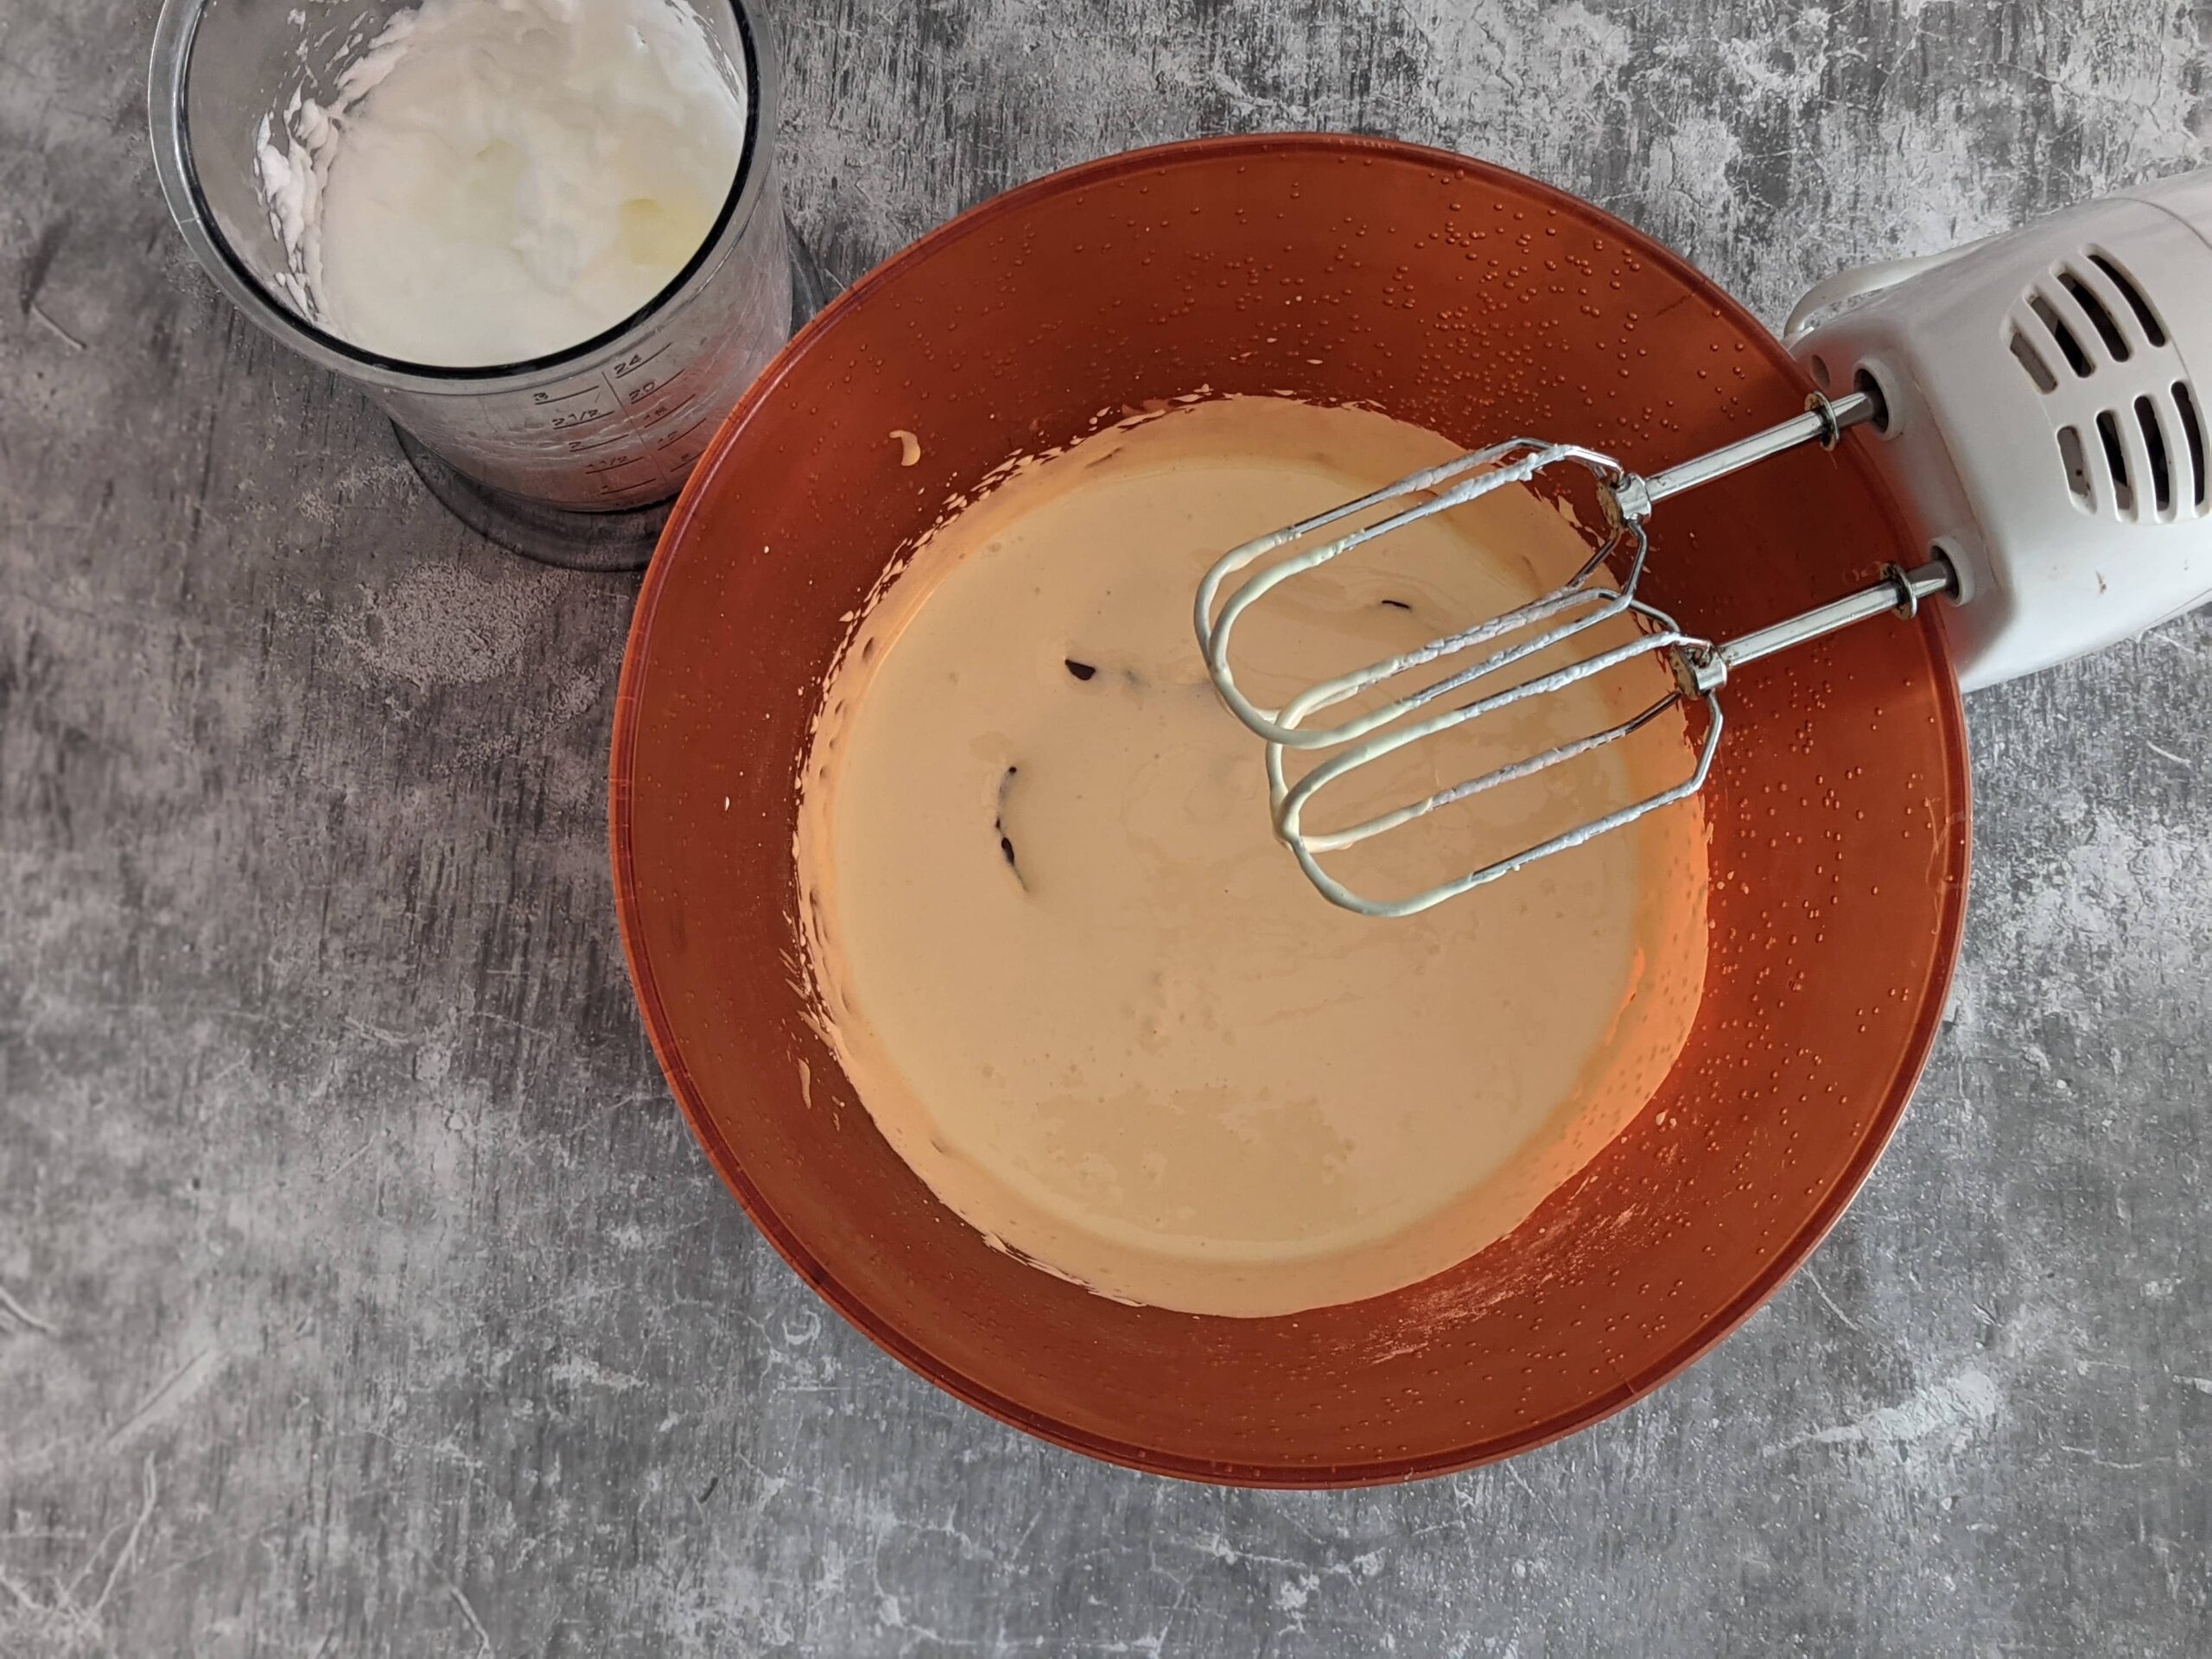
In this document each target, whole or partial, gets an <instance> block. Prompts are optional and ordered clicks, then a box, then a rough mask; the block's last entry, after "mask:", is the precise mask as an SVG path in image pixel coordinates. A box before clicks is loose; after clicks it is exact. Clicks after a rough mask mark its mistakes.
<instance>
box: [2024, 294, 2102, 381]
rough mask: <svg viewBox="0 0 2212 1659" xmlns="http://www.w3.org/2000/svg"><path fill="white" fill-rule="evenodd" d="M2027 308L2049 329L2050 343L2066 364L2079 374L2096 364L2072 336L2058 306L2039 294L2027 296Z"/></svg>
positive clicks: (2084, 372)
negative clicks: (2059, 312)
mask: <svg viewBox="0 0 2212 1659" xmlns="http://www.w3.org/2000/svg"><path fill="white" fill-rule="evenodd" d="M2028 309H2029V310H2031V311H2032V312H2034V313H2035V314H2036V321H2038V322H2040V323H2041V324H2043V326H2044V327H2045V328H2047V329H2049V330H2050V339H2051V343H2052V344H2053V345H2055V346H2057V347H2058V350H2059V354H2060V355H2061V356H2063V358H2065V359H2066V366H2067V367H2068V368H2069V369H2071V370H2073V371H2074V372H2075V373H2076V374H2079V375H2087V374H2088V372H2089V371H2090V370H2091V369H2093V368H2094V367H2095V366H2096V365H2094V364H2093V363H2091V362H2090V361H2089V354H2088V353H2087V352H2085V351H2083V350H2082V342H2081V341H2080V340H2076V339H2075V338H2074V331H2073V329H2071V328H2069V327H2067V325H2066V321H2065V320H2064V319H2063V317H2061V316H2060V315H2058V308H2057V307H2056V306H2054V305H2053V304H2051V302H2050V300H2048V299H2047V298H2045V297H2044V296H2043V295H2041V294H2031V295H2029V296H2028Z"/></svg>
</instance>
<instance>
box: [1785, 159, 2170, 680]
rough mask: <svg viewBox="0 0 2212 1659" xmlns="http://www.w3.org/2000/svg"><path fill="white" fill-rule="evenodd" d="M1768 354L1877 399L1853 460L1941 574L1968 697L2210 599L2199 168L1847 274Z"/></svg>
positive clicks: (1826, 287) (1825, 384)
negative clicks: (1949, 247) (1946, 574)
mask: <svg viewBox="0 0 2212 1659" xmlns="http://www.w3.org/2000/svg"><path fill="white" fill-rule="evenodd" d="M1783 340H1784V342H1785V343H1786V344H1787V345H1788V346H1789V350H1790V351H1791V352H1792V353H1793V354H1795V355H1796V358H1797V359H1799V360H1800V361H1801V362H1802V363H1803V364H1805V365H1806V366H1807V368H1808V370H1809V371H1810V372H1811V373H1812V375H1813V378H1814V380H1815V383H1816V384H1817V385H1820V386H1821V390H1822V391H1827V392H1828V393H1830V394H1831V395H1840V394H1841V393H1844V392H1847V391H1851V390H1853V387H1854V385H1865V384H1866V380H1868V379H1871V381H1872V385H1873V387H1874V389H1875V390H1876V391H1878V394H1879V396H1880V397H1881V400H1882V403H1883V405H1884V410H1885V414H1884V416H1883V417H1882V418H1881V419H1880V420H1879V421H1878V423H1876V424H1875V425H1874V427H1873V428H1872V429H1871V430H1870V431H1869V432H1868V434H1867V435H1866V438H1865V439H1864V440H1863V442H1865V443H1866V445H1867V446H1868V448H1869V451H1870V453H1871V454H1872V458H1873V460H1874V461H1875V463H1876V464H1877V465H1878V467H1879V468H1880V469H1881V471H1882V472H1883V474H1885V477H1886V479H1887V480H1888V481H1889V483H1890V484H1891V487H1892V489H1893V491H1894V492H1895V493H1896V496H1897V500H1898V503H1899V504H1900V505H1901V506H1902V507H1903V509H1904V512H1905V514H1906V516H1907V518H1908V520H1909V522H1910V529H1911V530H1912V531H1913V533H1914V535H1915V536H1916V537H1918V539H1919V541H1920V543H1921V545H1922V546H1923V547H1924V548H1927V549H1929V550H1930V551H1931V552H1934V553H1939V554H1941V555H1942V556H1944V557H1946V558H1948V560H1949V562H1950V563H1951V565H1952V566H1953V568H1954V569H1955V571H1956V572H1957V575H1958V579H1959V586H1960V592H1959V595H1958V597H1959V599H1960V601H1961V602H1960V603H1958V604H1956V605H1952V606H1946V607H1943V615H1944V621H1945V625H1946V628H1947V631H1948V637H1949V639H1950V642H1951V645H1952V647H1953V658H1954V660H1955V664H1956V667H1957V669H1958V673H1959V680H1960V683H1961V686H1962V687H1964V688H1965V689H1967V690H1972V689H1974V687H1977V686H1982V685H1988V684H1993V683H1996V682H1998V681H2000V680H2007V679H2011V678H2012V677H2014V676H2016V675H2020V674H2026V673H2031V672H2032V671H2035V670H2037V669H2039V668H2044V667H2048V666H2050V664H2054V663H2061V662H2064V661H2067V660H2068V659H2069V658H2074V657H2078V656H2080V655H2082V654H2083V653H2084V652H2091V651H2094V650H2097V649H2098V648H2100V647H2101V646H2104V645H2112V644H2115V643H2117V642H2118V641H2120V640H2122V639H2128V638H2130V637H2132V636H2133V635H2134V634H2136V633H2139V632H2141V631H2142V630H2143V629H2145V628H2146V627H2149V626H2152V625H2153V624H2154V623H2157V622H2159V621H2163V620H2165V619H2167V618H2169V617H2171V616H2174V615H2177V614H2178V613H2182V612H2183V611H2187V610H2189V609H2190V608H2192V607H2195V606H2196V605H2199V604H2202V602H2204V601H2206V600H2207V599H2208V598H2212V169H2207V170H2204V171H2201V172H2197V173H2192V174H2184V175H2181V176H2180V177H2177V178H2173V179H2168V180H2165V181H2161V182H2158V183H2155V184H2150V185H2145V186H2144V187H2142V188H2139V189H2137V190H2133V191H2130V192H2128V193H2126V194H2123V195H2120V196H2115V197H2111V198H2107V200H2101V201H2097V202H2092V203H2089V204H2088V205H2086V206H2083V207H2076V208H2073V209H2071V210H2069V211H2068V212H2065V213H2058V214H2056V215H2054V216H2053V217H2051V218H2050V219H2043V220H2041V221H2039V222H2037V223H2036V224H2034V225H2031V226H2026V227H2025V228H2024V229H2021V230H2018V231H2014V232H2009V233H2007V234H2005V235H2002V236H1997V237H1993V238H1989V239H1987V240H1986V241H1982V242H1977V243H1974V244H1972V245H1968V246H1967V247H1964V248H1961V249H1958V250H1956V251H1953V252H1950V253H1947V254H1942V255H1938V256H1936V257H1933V258H1929V259H1914V260H1905V261H1900V262H1897V264H1891V265H1883V266H1876V267H1870V268H1863V269H1861V270H1854V271H1847V272H1845V273H1843V274H1842V275H1841V276H1840V277H1835V278H1832V279H1831V280H1830V281H1828V282H1827V283H1822V284H1821V285H1820V287H1818V288H1815V289H1813V290H1812V291H1811V292H1810V293H1808V295H1807V296H1805V299H1804V300H1803V301H1802V302H1800V304H1799V306H1798V308H1797V311H1796V315H1793V317H1792V318H1791V320H1790V323H1789V327H1788V328H1786V329H1785V330H1784V333H1783Z"/></svg>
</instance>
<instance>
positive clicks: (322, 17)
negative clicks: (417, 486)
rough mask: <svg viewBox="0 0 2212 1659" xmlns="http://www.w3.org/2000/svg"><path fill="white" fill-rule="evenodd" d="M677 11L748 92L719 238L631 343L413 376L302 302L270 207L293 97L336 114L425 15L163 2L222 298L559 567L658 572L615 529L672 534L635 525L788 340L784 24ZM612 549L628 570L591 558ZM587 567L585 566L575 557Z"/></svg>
mask: <svg viewBox="0 0 2212 1659" xmlns="http://www.w3.org/2000/svg"><path fill="white" fill-rule="evenodd" d="M408 3H409V0H335V3H309V4H305V5H302V3H301V0H165V3H164V5H163V6H162V16H161V22H160V25H159V28H158V29H157V31H156V35H155V41H154V56H153V66H152V73H151V79H150V85H149V116H150V118H151V123H152V128H153V143H154V160H155V166H156V171H157V172H158V173H159V175H160V177H161V182H162V194H164V195H165V196H166V197H167V199H168V207H169V212H170V214H171V215H172V217H174V218H175V220H176V224H177V228H178V229H179V230H180V231H181V232H183V235H184V238H185V240H186V241H187V242H188V244H189V245H191V247H192V251H193V252H194V255H195V256H197V257H198V258H199V261H200V264H202V265H204V266H205V267H206V268H207V272H208V274H209V275H210V276H211V277H213V278H214V280H215V282H216V283H217V285H218V286H219V287H220V288H221V289H222V290H223V291H224V293H225V294H226V295H227V296H229V297H230V298H231V299H232V301H233V302H235V303H236V304H237V305H238V308H239V309H241V310H242V311H244V312H245V315H247V316H248V317H250V318H251V320H252V321H254V322H256V323H257V324H258V325H259V326H260V327H263V328H264V329H266V330H267V331H268V332H269V333H270V334H273V335H275V336H276V337H277V339H278V340H281V341H283V343H284V344H285V345H287V346H290V347H291V348H292V349H293V350H294V351H296V352H297V353H300V354H301V355H302V356H303V357H306V358H308V359H311V360H313V361H315V362H316V363H319V364H321V365H323V366H324V367H325V368H327V369H331V370H333V371H334V372H337V373H339V374H341V375H344V376H345V377H346V378H348V379H350V380H353V381H354V382H355V383H357V384H358V385H360V386H361V387H362V388H363V389H364V390H365V391H367V392H368V393H369V395H370V396H371V397H373V398H375V400H376V401H377V402H378V404H380V405H382V407H383V408H384V410H385V412H386V413H388V414H389V415H390V416H391V418H392V421H393V423H394V424H395V425H397V427H398V428H399V429H400V431H401V435H402V441H403V444H404V447H405V448H407V450H408V454H409V455H410V459H412V460H414V461H415V462H416V467H417V470H418V471H420V472H422V474H423V477H424V480H425V481H426V482H428V483H429V485H430V486H431V487H432V488H433V489H434V490H435V492H436V493H438V495H439V497H440V498H441V499H443V500H445V501H446V503H447V505H449V506H452V507H454V510H455V511H456V512H460V513H461V516H462V517H463V518H467V519H469V520H470V522H471V523H473V524H476V527H477V528H479V529H480V530H485V531H487V532H488V533H491V534H493V536H494V537H496V538H497V539H499V540H501V541H503V542H505V543H507V544H508V545H509V546H511V547H514V548H516V549H517V550H519V551H523V552H527V553H531V554H534V555H537V556H541V557H552V558H555V559H556V560H558V561H559V562H561V563H607V564H613V563H625V562H627V563H642V559H641V558H632V559H628V560H624V559H623V558H621V557H620V556H619V554H620V549H619V548H617V547H615V546H614V545H613V543H620V542H621V541H622V540H623V538H622V537H610V536H608V535H607V534H606V533H605V532H607V531H613V528H614V522H615V520H616V519H617V518H632V517H637V516H645V517H648V518H651V517H657V515H637V514H636V513H635V512H634V510H636V509H639V508H644V507H649V506H651V505H652V504H654V503H658V502H663V501H665V500H667V499H669V498H670V497H671V496H673V495H674V494H675V493H677V490H679V489H680V488H681V487H682V486H683V480H684V479H685V478H686V477H687V476H689V474H690V470H691V467H692V463H693V462H695V461H697V460H698V458H699V454H700V452H701V451H702V450H703V449H704V448H706V445H707V441H708V440H709V438H710V437H712V436H713V435H714V432H715V426H716V424H717V423H719V421H720V419H721V416H723V415H724V414H725V413H727V412H728V409H729V407H730V405H731V404H734V403H735V402H736V401H737V398H738V396H739V394H740V393H741V392H742V391H744V389H745V387H746V385H747V383H748V382H749V381H750V380H751V379H752V378H753V375H754V374H756V373H757V372H759V371H760V368H761V366H762V365H764V364H765V363H766V361H767V360H768V359H769V358H770V357H771V356H772V355H773V354H774V353H775V352H776V350H777V348H778V347H779V346H781V345H782V343H783V341H784V340H785V338H786V337H787V336H788V335H789V334H790V332H791V305H792V296H791V285H792V277H791V264H790V260H789V251H788V247H787V241H786V235H785V222H784V213H783V205H782V200H781V197H780V194H779V189H778V187H777V179H776V166H775V156H776V151H775V132H776V92H777V87H776V66H775V54H774V50H773V46H772V41H771V39H770V37H769V35H768V33H767V30H766V27H765V21H764V20H763V19H762V17H761V16H760V13H759V10H758V9H757V7H756V6H754V5H752V4H748V3H747V0H671V3H676V4H679V5H683V4H688V5H690V8H691V9H692V10H694V11H696V13H697V15H698V16H699V19H700V21H701V22H702V25H703V27H704V29H705V32H706V34H707V35H708V38H709V40H710V41H713V42H714V43H715V45H716V46H717V47H718V48H720V49H721V52H722V53H723V54H725V56H726V58H727V60H728V64H729V65H730V67H732V69H733V70H734V73H736V74H737V75H738V76H740V77H741V79H742V84H743V86H744V87H745V91H746V99H745V105H746V110H745V116H746V119H745V137H744V150H743V153H742V154H741V156H739V158H738V165H737V169H736V174H735V176H734V179H733V180H732V181H731V184H730V188H729V194H728V198H727V199H726V200H724V202H723V203H722V207H721V214H720V216H719V217H718V218H717V219H716V220H715V226H714V228H713V229H712V230H711V231H710V232H709V234H708V237H707V239H706V241H705V243H704V244H703V245H702V246H701V247H700V248H699V250H698V251H697V252H696V254H694V255H693V256H692V257H691V259H690V263H689V264H686V265H685V266H684V267H683V270H681V271H679V272H678V273H677V276H676V277H675V278H674V280H672V281H671V283H669V284H668V286H667V287H666V288H664V289H662V290H661V291H660V293H658V295H656V296H654V297H653V298H652V300H651V301H649V302H647V303H646V304H645V306H643V307H642V308H640V309H639V310H638V311H637V312H636V313H635V314H634V315H632V316H630V317H628V318H627V319H626V320H625V321H622V322H621V323H620V324H619V325H617V326H616V327H613V328H610V329H608V330H607V332H606V333H604V334H599V335H597V336H595V337H594V338H593V339H590V340H585V341H583V342H582V343H581V344H579V345H576V346H572V347H570V348H569V349H568V350H566V351H563V352H557V353H553V354H551V355H550V356H546V357H541V358H537V359H531V360H530V361H527V362H521V363H513V364H502V365H495V366H492V367H486V368H441V367H436V366H433V365H423V364H418V363H407V362H402V361H399V360H397V359H391V358H388V357H383V356H379V355H378V353H374V352H370V351H365V350H363V349H361V348H360V347H359V346H353V345H351V344H348V343H347V342H346V340H341V339H340V338H339V337H338V336H337V335H336V334H332V333H330V332H329V331H328V330H327V329H326V328H325V327H322V326H321V322H320V321H319V320H318V319H317V318H316V317H315V316H314V315H312V314H311V307H310V306H309V305H308V304H306V303H303V302H302V300H301V299H300V298H299V297H298V295H299V284H298V283H297V282H296V280H294V279H293V274H292V272H291V270H290V267H289V262H288V255H287V251H286V249H285V246H284V245H283V241H282V239H281V238H280V237H279V235H278V233H277V230H276V229H275V227H274V226H272V224H271V220H270V213H269V209H268V207H267V205H266V203H265V201H264V199H263V195H262V193H261V188H260V183H259V173H258V169H257V161H256V143H257V132H256V130H257V126H259V124H261V122H262V121H263V118H264V117H267V118H269V120H270V124H271V126H272V127H273V128H275V129H276V130H278V131H280V132H281V131H282V130H283V125H284V123H285V119H286V105H287V104H288V103H289V102H290V101H291V100H292V99H293V98H294V96H295V94H296V93H299V94H302V95H304V96H305V97H306V98H308V99H315V100H316V101H318V102H321V103H325V104H328V103H332V102H334V101H335V99H336V88H337V77H338V75H339V73H340V71H342V70H343V69H344V67H346V63H347V62H349V61H350V60H351V59H352V56H353V54H354V53H356V52H358V50H359V47H360V45H361V43H362V42H363V41H369V40H372V39H374V38H375V36H376V35H377V34H378V32H379V31H380V30H381V29H383V27H384V25H385V22H388V21H389V19H390V18H391V16H393V15H394V14H395V13H397V12H399V11H401V10H406V9H407V5H408ZM410 438H411V439H412V440H413V442H407V440H409V439H410ZM625 510H631V511H629V512H626V511H625ZM585 515H595V516H597V517H592V518H587V517H585ZM650 528H651V527H650V526H648V527H647V529H648V531H649V530H650ZM631 539H632V541H634V537H632V538H631ZM593 543H598V544H599V545H600V546H601V549H602V550H603V551H605V552H613V553H615V554H617V556H612V557H609V556H594V555H593V554H592V552H591V546H592V544H593ZM645 546H646V549H647V550H649V548H650V541H649V540H648V542H647V543H646V544H645ZM571 550H573V551H574V552H575V553H576V554H577V555H578V556H575V557H569V556H564V554H565V553H568V552H569V551H571Z"/></svg>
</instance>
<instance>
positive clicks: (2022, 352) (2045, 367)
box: [2005, 327, 2058, 391]
mask: <svg viewBox="0 0 2212 1659" xmlns="http://www.w3.org/2000/svg"><path fill="white" fill-rule="evenodd" d="M2005 343H2006V344H2007V345H2009V346H2012V355H2013V356H2014V357H2017V358H2018V359H2020V366H2021V367H2022V368H2024V369H2025V370H2026V371H2027V372H2028V378H2029V379H2031V380H2032V381H2034V382H2035V384H2036V390H2037V391H2056V390H2057V389H2058V377H2057V376H2056V375H2055V374H2053V373H2052V372H2050V364H2048V363H2046V362H2044V360H2043V353H2041V352H2039V351H2037V350H2036V343H2035V341H2033V340H2030V339H2029V338H2028V337H2027V335H2026V334H2023V333H2022V332H2021V331H2020V330H2019V329H2018V328H2017V327H2016V328H2014V329H2013V330H2012V337H2011V339H2010V340H2007V341H2006V342H2005Z"/></svg>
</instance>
